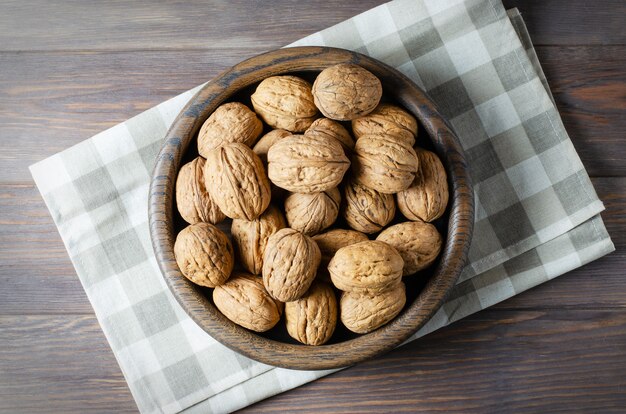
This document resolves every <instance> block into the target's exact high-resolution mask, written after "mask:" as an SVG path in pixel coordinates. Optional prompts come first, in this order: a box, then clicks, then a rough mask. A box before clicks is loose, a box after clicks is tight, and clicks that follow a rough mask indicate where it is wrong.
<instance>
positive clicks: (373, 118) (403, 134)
mask: <svg viewBox="0 0 626 414" xmlns="http://www.w3.org/2000/svg"><path fill="white" fill-rule="evenodd" d="M352 132H353V133H354V136H355V137H356V138H357V139H359V138H360V137H362V136H363V135H369V134H384V135H392V136H395V137H397V138H398V139H401V140H403V141H404V142H405V143H406V144H407V145H409V146H411V147H412V146H413V145H414V144H415V138H416V137H417V120H416V119H415V118H414V117H413V115H411V114H410V113H408V112H407V111H405V110H404V109H402V108H400V107H399V106H396V105H391V104H380V105H378V106H377V107H376V109H374V110H373V111H372V112H370V113H369V114H367V115H365V116H363V117H361V118H357V119H354V120H352Z"/></svg>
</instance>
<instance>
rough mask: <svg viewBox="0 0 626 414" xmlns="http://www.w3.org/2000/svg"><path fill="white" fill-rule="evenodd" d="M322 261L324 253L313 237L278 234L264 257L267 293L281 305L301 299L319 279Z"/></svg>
mask: <svg viewBox="0 0 626 414" xmlns="http://www.w3.org/2000/svg"><path fill="white" fill-rule="evenodd" d="M320 258H321V254H320V249H319V248H318V247H317V244H315V242H314V241H313V239H311V238H310V237H309V236H305V235H304V234H302V233H300V232H298V231H296V230H293V229H290V228H286V229H281V230H278V231H277V232H276V233H274V234H273V235H271V236H270V238H269V239H268V240H267V246H266V247H265V252H264V253H263V284H264V285H265V289H267V291H268V292H269V294H270V295H272V297H273V298H275V299H278V300H280V301H281V302H290V301H292V300H296V299H298V298H300V297H301V296H302V295H304V293H305V292H306V291H307V289H309V287H310V286H311V283H312V282H313V279H315V274H316V272H317V267H318V266H319V264H320Z"/></svg>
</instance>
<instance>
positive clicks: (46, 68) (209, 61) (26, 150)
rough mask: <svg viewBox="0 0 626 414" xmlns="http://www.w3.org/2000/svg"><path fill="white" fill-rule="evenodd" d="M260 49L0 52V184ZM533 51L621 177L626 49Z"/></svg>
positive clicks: (609, 171)
mask: <svg viewBox="0 0 626 414" xmlns="http://www.w3.org/2000/svg"><path fill="white" fill-rule="evenodd" d="M261 52H263V49H254V48H248V49H236V50H229V49H214V50H209V51H204V50H201V51H142V52H132V53H130V52H72V53H0V73H3V76H0V139H1V140H3V142H7V144H6V145H5V146H4V148H3V150H2V152H0V182H19V183H24V182H29V181H30V174H29V173H28V170H27V168H26V167H27V166H28V165H30V164H32V163H34V162H36V161H39V160H41V159H44V158H46V157H47V156H50V155H52V154H54V153H56V152H59V151H61V150H63V149H65V148H68V147H70V146H71V145H74V144H77V143H78V142H81V141H83V140H85V139H87V138H89V137H91V136H92V135H94V134H96V133H98V132H100V131H102V130H104V129H106V128H109V127H112V126H113V125H115V124H117V123H119V122H122V121H124V120H126V119H128V118H129V117H131V116H134V115H136V114H138V113H140V112H142V111H144V110H146V109H149V108H151V107H152V106H154V105H157V104H159V103H161V102H163V101H164V100H166V99H169V98H171V97H173V96H175V95H177V94H179V93H182V92H184V91H186V90H188V89H190V88H192V87H195V86H197V85H199V84H201V83H203V82H206V81H207V80H209V79H211V78H213V77H214V76H216V75H217V74H218V73H220V72H221V71H223V70H224V69H226V68H227V67H230V66H232V65H234V64H235V63H237V62H239V61H241V60H243V59H245V58H247V57H250V56H253V55H256V54H258V53H261ZM537 52H538V54H539V57H540V59H541V61H542V63H543V66H544V69H545V71H546V75H547V77H548V81H549V83H550V85H551V86H552V88H553V93H554V95H555V99H556V102H557V107H558V108H559V110H560V111H561V113H562V114H563V119H564V123H565V127H566V129H567V131H568V132H569V134H570V136H571V137H572V140H573V142H574V145H575V146H576V149H577V150H578V151H579V153H580V156H581V158H582V161H583V163H584V164H585V166H586V167H587V169H588V171H589V173H590V174H591V175H596V176H615V175H625V174H626V146H625V145H624V144H623V142H624V138H623V131H625V130H626V117H624V116H623V112H624V108H623V107H624V105H625V102H626V98H624V96H626V80H625V77H626V75H625V72H624V71H623V68H624V67H626V47H625V46H612V47H567V48H556V47H545V48H541V47H539V48H537ZM181 62H184V65H181ZM164 79H167V82H164V81H163V80H164ZM9 140H10V141H9ZM8 142H19V143H20V145H9V144H8ZM599 154H606V155H603V156H599Z"/></svg>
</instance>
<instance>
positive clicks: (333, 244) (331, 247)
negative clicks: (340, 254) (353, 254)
mask: <svg viewBox="0 0 626 414" xmlns="http://www.w3.org/2000/svg"><path fill="white" fill-rule="evenodd" d="M313 240H314V241H315V243H317V247H319V248H320V252H321V253H322V261H321V262H320V271H321V270H327V267H328V263H330V259H332V258H333V256H334V255H335V253H337V250H339V249H341V248H342V247H346V246H350V245H351V244H355V243H359V242H362V241H366V240H368V238H367V236H366V235H365V234H363V233H361V232H359V231H355V230H344V229H334V230H330V231H327V232H326V233H321V234H318V235H316V236H313Z"/></svg>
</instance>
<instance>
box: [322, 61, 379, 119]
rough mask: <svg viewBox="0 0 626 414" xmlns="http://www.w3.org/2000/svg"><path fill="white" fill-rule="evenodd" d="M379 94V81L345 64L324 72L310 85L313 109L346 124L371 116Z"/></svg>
mask: <svg viewBox="0 0 626 414" xmlns="http://www.w3.org/2000/svg"><path fill="white" fill-rule="evenodd" d="M382 94H383V88H382V85H381V83H380V80H379V79H378V78H377V77H376V76H374V75H373V74H372V73H371V72H369V71H368V70H366V69H364V68H362V67H360V66H357V65H353V64H349V63H345V64H339V65H335V66H331V67H329V68H326V69H324V70H323V71H322V72H321V73H320V74H319V75H318V76H317V78H316V79H315V82H314V83H313V98H314V99H315V105H316V106H317V107H318V108H319V110H320V111H321V112H322V114H324V116H325V117H327V118H330V119H334V120H336V121H350V120H352V119H355V118H358V117H360V116H363V115H367V114H368V113H370V112H372V111H373V110H374V108H376V106H377V105H378V102H379V101H380V98H381V97H382Z"/></svg>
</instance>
